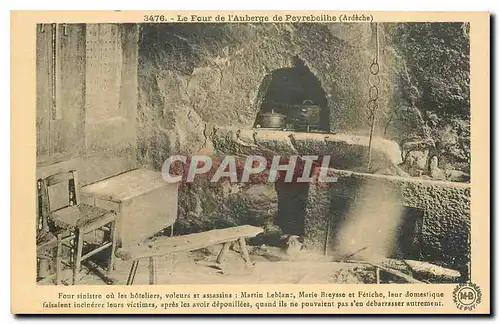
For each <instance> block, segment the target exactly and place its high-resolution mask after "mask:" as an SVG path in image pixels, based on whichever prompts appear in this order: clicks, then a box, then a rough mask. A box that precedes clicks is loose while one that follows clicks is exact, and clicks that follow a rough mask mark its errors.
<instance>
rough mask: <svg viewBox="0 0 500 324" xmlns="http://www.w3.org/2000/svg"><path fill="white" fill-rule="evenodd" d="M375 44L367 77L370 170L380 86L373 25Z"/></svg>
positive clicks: (377, 53) (377, 50) (377, 46)
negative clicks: (368, 86) (373, 56)
mask: <svg viewBox="0 0 500 324" xmlns="http://www.w3.org/2000/svg"><path fill="white" fill-rule="evenodd" d="M375 44H376V53H375V58H374V59H373V63H372V64H371V65H370V75H369V76H368V84H369V85H370V88H369V90H368V97H369V101H368V124H369V125H370V140H369V143H368V169H370V168H371V159H372V140H373V132H374V130H375V121H376V114H377V111H378V108H379V102H378V93H379V85H380V76H379V75H378V72H379V71H380V65H379V43H378V24H375Z"/></svg>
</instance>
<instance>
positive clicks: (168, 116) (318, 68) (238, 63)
mask: <svg viewBox="0 0 500 324" xmlns="http://www.w3.org/2000/svg"><path fill="white" fill-rule="evenodd" d="M141 28H142V31H141V37H140V42H139V111H138V113H139V117H138V120H139V129H138V137H139V143H138V147H139V156H138V157H139V159H140V161H141V162H142V163H143V164H147V165H152V166H153V167H155V168H157V169H159V168H160V167H161V164H162V163H163V161H164V159H165V157H166V156H167V155H168V154H169V153H172V152H177V153H180V152H184V153H195V152H197V151H198V150H200V149H202V148H203V147H204V146H205V145H206V131H207V129H208V130H210V129H211V128H212V125H219V126H237V127H242V128H251V127H252V126H253V123H254V121H255V117H256V115H257V112H258V110H259V107H257V105H256V104H255V103H256V102H257V99H258V97H259V88H260V86H261V82H262V80H263V79H264V77H265V76H266V75H268V74H270V73H271V72H272V71H273V70H276V69H280V68H288V67H293V62H294V60H295V59H296V58H299V59H300V60H302V61H303V62H304V64H305V65H306V67H307V68H308V69H309V70H310V71H311V72H312V73H313V74H314V75H315V76H316V77H317V78H318V80H319V81H320V83H321V86H322V87H323V89H324V90H325V92H326V94H327V101H328V106H329V109H330V111H331V113H330V118H331V121H330V123H331V127H332V128H333V129H334V130H335V131H342V130H351V131H352V130H356V129H363V128H366V127H367V126H366V118H365V116H366V113H365V112H364V109H365V103H366V98H367V96H368V88H367V82H366V80H367V79H366V78H367V76H368V68H369V65H370V63H371V60H372V52H373V51H370V50H371V49H372V47H373V46H371V37H372V31H371V27H370V25H368V24H342V25H340V24H300V25H291V24H231V25H229V24H214V25H197V24H189V25H182V24H176V25H168V24H162V25H143V26H142V27H141ZM261 90H262V89H261ZM260 95H262V93H261V94H260Z"/></svg>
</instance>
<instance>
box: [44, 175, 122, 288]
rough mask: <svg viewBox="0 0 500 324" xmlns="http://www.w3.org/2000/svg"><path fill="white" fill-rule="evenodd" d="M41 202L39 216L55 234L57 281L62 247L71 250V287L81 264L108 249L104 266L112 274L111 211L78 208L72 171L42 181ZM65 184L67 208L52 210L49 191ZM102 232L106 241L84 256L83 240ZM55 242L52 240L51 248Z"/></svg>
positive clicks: (113, 234) (113, 221)
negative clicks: (66, 185) (106, 235)
mask: <svg viewBox="0 0 500 324" xmlns="http://www.w3.org/2000/svg"><path fill="white" fill-rule="evenodd" d="M41 181H42V184H41V191H42V192H41V198H42V202H43V206H44V207H43V208H42V212H43V213H44V214H45V215H47V223H48V224H49V226H51V227H52V228H53V229H54V231H55V232H56V233H57V234H56V235H55V237H56V240H55V244H56V280H57V281H59V280H60V277H61V276H60V267H61V263H62V256H61V255H62V247H63V245H66V246H68V247H69V248H70V250H71V252H72V253H71V254H72V256H70V264H71V266H72V268H73V284H77V282H78V278H77V277H78V273H79V272H80V269H81V263H82V261H84V260H86V259H88V258H90V257H91V256H93V255H95V254H97V253H99V252H101V251H104V250H106V249H108V248H110V249H111V251H110V257H109V260H108V264H107V272H108V275H109V273H110V272H111V271H112V270H113V267H114V262H115V249H116V214H115V212H113V211H110V210H106V209H102V208H98V207H94V206H89V205H84V204H79V202H80V195H79V191H80V190H79V189H80V188H79V186H78V177H77V172H76V171H75V170H71V171H68V172H61V173H57V174H54V175H51V176H49V177H46V178H44V179H42V180H41ZM63 182H67V183H68V193H69V194H68V200H67V205H65V206H63V207H60V208H57V209H56V210H53V209H52V208H51V199H50V197H49V188H50V187H52V186H55V185H57V184H60V183H63ZM98 230H102V231H104V232H105V233H109V239H107V240H106V239H105V240H104V241H103V242H100V244H97V247H95V248H90V250H89V251H85V254H84V253H83V252H84V247H90V244H87V242H86V241H85V236H86V235H88V234H90V233H95V232H96V231H98ZM53 244H54V240H52V244H51V245H53Z"/></svg>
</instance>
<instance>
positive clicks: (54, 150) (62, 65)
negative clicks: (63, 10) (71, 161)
mask: <svg viewBox="0 0 500 324" xmlns="http://www.w3.org/2000/svg"><path fill="white" fill-rule="evenodd" d="M57 30H58V33H57V39H56V47H57V57H56V87H57V86H58V88H57V89H56V114H55V115H52V116H51V119H50V141H51V142H50V144H51V151H50V154H51V155H53V154H64V155H67V156H74V154H78V153H81V152H82V151H83V149H84V144H85V142H84V141H85V137H84V136H82V134H84V131H85V129H84V128H85V124H84V118H85V25H83V24H67V25H65V24H58V25H57Z"/></svg>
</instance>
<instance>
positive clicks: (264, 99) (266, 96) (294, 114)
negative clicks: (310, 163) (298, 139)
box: [254, 57, 330, 131]
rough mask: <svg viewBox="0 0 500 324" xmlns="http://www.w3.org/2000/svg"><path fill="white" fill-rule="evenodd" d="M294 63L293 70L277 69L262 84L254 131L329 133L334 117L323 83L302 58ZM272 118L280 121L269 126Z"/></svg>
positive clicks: (296, 59)
mask: <svg viewBox="0 0 500 324" xmlns="http://www.w3.org/2000/svg"><path fill="white" fill-rule="evenodd" d="M293 62H294V64H293V65H294V66H293V67H289V68H281V69H276V70H274V71H273V72H272V73H269V74H267V75H266V76H265V77H264V79H263V80H262V83H261V85H260V87H259V93H258V97H257V103H256V104H257V107H259V114H258V115H257V118H256V120H255V123H254V127H255V128H277V129H280V128H281V129H288V130H295V131H328V130H329V129H330V126H329V125H330V116H329V115H330V114H329V110H328V104H327V100H326V94H325V91H324V90H323V88H322V86H321V82H320V81H319V80H318V78H317V77H316V76H315V75H314V74H313V73H312V72H311V71H310V70H309V69H308V68H307V66H306V65H305V64H304V62H303V61H302V60H300V59H299V58H298V57H295V58H294V59H293ZM279 116H282V118H281V120H277V118H279ZM270 118H275V120H277V121H276V122H272V123H270V124H269V123H268V121H269V120H266V119H270Z"/></svg>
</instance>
